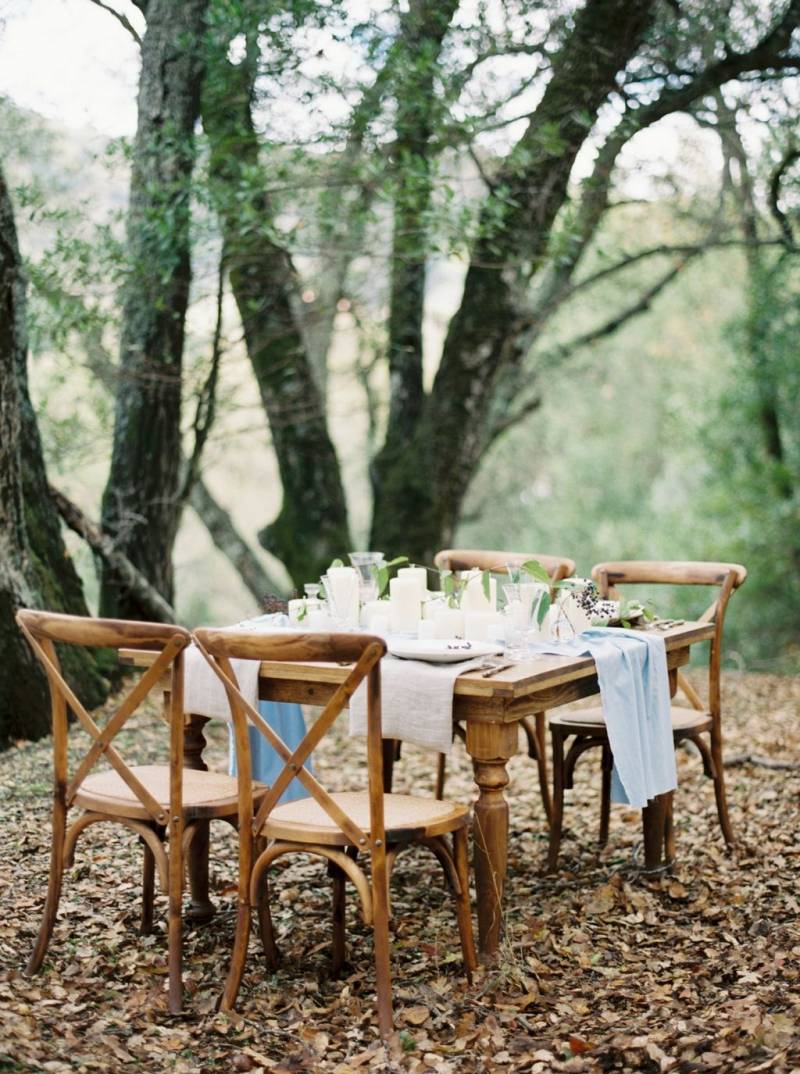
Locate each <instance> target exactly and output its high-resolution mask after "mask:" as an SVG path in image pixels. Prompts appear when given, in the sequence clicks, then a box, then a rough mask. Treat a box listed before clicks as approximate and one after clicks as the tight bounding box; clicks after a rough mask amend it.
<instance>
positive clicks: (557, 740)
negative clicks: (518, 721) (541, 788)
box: [547, 726, 564, 873]
mask: <svg viewBox="0 0 800 1074" xmlns="http://www.w3.org/2000/svg"><path fill="white" fill-rule="evenodd" d="M550 730H551V736H552V743H553V812H552V816H551V817H550V847H549V850H548V854H547V871H548V873H554V872H555V871H556V869H557V866H558V851H559V849H560V847H561V828H562V824H563V819H564V735H563V734H562V733H561V731H560V730H559V729H558V728H557V727H552V726H551V729H550Z"/></svg>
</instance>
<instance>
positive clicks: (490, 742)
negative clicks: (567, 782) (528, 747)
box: [467, 721, 518, 955]
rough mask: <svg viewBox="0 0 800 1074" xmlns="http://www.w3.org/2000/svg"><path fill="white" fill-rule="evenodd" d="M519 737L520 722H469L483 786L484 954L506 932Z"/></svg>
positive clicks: (476, 833) (478, 854)
mask: <svg viewBox="0 0 800 1074" xmlns="http://www.w3.org/2000/svg"><path fill="white" fill-rule="evenodd" d="M517 737H518V728H517V725H516V723H509V724H504V723H472V722H470V721H468V722H467V752H468V753H469V755H470V756H471V757H472V766H473V769H474V772H475V783H476V784H477V786H478V800H477V802H476V803H475V808H474V812H473V823H472V842H473V847H474V854H473V865H474V869H475V888H476V893H477V901H478V940H479V946H480V950H481V952H482V953H483V954H486V955H493V954H495V953H496V952H497V949H498V947H499V945H500V936H501V933H502V925H503V890H504V888H505V881H506V866H507V862H508V803H507V802H506V798H505V794H504V791H505V788H506V786H507V785H508V772H507V771H506V763H507V762H508V759H509V757H511V756H513V754H515V753H516V752H517Z"/></svg>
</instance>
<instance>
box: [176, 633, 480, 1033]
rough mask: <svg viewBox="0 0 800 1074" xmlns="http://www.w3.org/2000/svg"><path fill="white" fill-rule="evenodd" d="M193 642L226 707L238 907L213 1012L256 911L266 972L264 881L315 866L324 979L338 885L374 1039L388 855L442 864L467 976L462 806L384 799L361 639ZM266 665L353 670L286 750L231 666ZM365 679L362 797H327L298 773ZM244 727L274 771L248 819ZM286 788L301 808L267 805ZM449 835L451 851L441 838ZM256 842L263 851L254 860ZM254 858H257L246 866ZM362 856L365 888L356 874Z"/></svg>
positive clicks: (384, 977) (340, 923)
mask: <svg viewBox="0 0 800 1074" xmlns="http://www.w3.org/2000/svg"><path fill="white" fill-rule="evenodd" d="M194 638H195V642H196V644H197V645H198V647H199V648H200V650H201V651H202V652H203V653H204V654H205V656H206V658H207V659H208V661H209V663H210V664H211V666H212V667H213V668H214V670H215V671H216V673H217V675H218V676H219V678H220V679H221V681H222V683H223V685H224V686H225V689H226V692H227V695H228V701H229V703H230V706H231V715H232V718H233V726H234V734H235V736H236V749H237V757H238V766H239V838H240V852H239V900H238V911H237V922H236V938H235V942H234V950H233V957H232V959H231V965H230V969H229V972H228V977H227V981H226V983H225V990H224V993H223V996H222V1002H221V1006H222V1009H223V1010H231V1009H232V1008H233V1006H234V1004H235V1002H236V997H237V994H238V991H239V986H240V984H241V980H242V974H243V972H244V966H245V960H246V957H247V946H248V940H249V934H250V921H251V915H252V909H253V908H254V907H255V908H256V910H257V915H258V920H259V926H260V932H261V940H262V944H263V947H264V953H265V955H266V959H267V963H268V965H269V966H270V967H272V968H274V967H275V965H276V963H277V958H278V952H277V949H276V945H275V940H274V935H273V928H272V921H271V917H270V910H269V895H268V890H267V880H266V878H267V870H268V869H269V867H270V866H271V865H272V863H273V862H274V861H275V860H276V859H277V858H279V857H282V856H284V855H286V854H292V853H303V854H311V855H315V856H318V857H321V858H323V859H325V860H326V861H327V863H328V871H329V874H330V875H331V877H332V880H333V970H334V972H338V971H339V970H340V969H341V967H342V964H343V962H344V955H345V941H344V924H345V880H346V879H350V880H351V881H352V882H353V884H354V886H355V888H356V891H357V892H358V895H359V898H360V901H361V908H362V912H363V917H364V921H365V923H366V924H371V925H372V928H373V933H374V941H375V972H376V980H377V995H378V1020H379V1024H380V1029H381V1033H382V1034H383V1035H384V1036H386V1035H387V1034H388V1033H390V1032H391V1029H392V993H391V976H390V957H389V901H388V900H389V894H388V884H389V878H390V876H391V872H392V867H393V865H394V861H395V858H396V857H397V854H398V853H399V851H400V850H401V849H402V848H404V847H406V846H409V845H411V844H421V845H424V846H426V847H428V848H429V849H430V850H431V851H432V852H433V853H434V854H435V855H436V857H437V858H438V860H439V861H440V863H441V864H442V866H443V868H444V872H445V876H446V879H447V881H448V883H449V885H450V888H451V890H452V892H453V894H454V897H455V900H456V909H457V918H458V927H459V933H460V939H461V949H462V953H463V958H464V964H465V968H466V971H467V975H468V976H470V975H471V973H472V970H473V969H474V968H475V965H476V958H475V948H474V943H473V936H472V919H471V915H470V901H469V877H468V865H467V835H468V827H469V823H470V814H469V809H468V808H467V807H465V806H462V805H456V804H453V803H449V802H440V801H435V800H434V799H426V798H418V797H412V796H410V795H393V794H384V790H383V752H382V741H381V700H380V698H381V694H380V690H381V678H380V661H381V658H382V657H383V655H384V653H385V652H386V645H385V643H384V641H383V640H382V639H381V638H377V637H372V636H370V635H365V634H278V635H276V634H272V635H265V634H253V633H243V632H237V631H234V630H214V629H198V630H196V631H195V632H194ZM236 657H238V658H244V659H250V660H262V661H263V660H270V661H310V662H315V663H316V662H323V663H328V662H339V663H342V662H347V663H351V662H352V663H353V668H352V670H351V671H350V672H349V673H348V675H347V677H346V678H345V680H344V682H342V683H341V685H340V686H338V687H337V689H336V691H335V692H334V694H333V696H332V697H331V699H330V701H329V702H328V703H327V705H326V706H325V707H324V709H323V710H322V712H321V714H320V715H319V716H318V717H317V719H316V721H315V722H314V724H313V725H312V726H311V727H310V728H309V730H308V732H307V733H306V735H305V737H304V738H303V740H302V742H301V743H300V744H299V745H298V746H297V747H296V748H295V749H294V750H290V749H289V748H288V747H287V746H286V744H285V743H284V742H283V741H282V740H281V739H280V737H279V736H278V735H277V734H276V733H275V731H273V729H272V728H271V727H269V725H268V724H266V723H265V722H264V720H263V719H262V718H261V716H260V715H259V713H258V712H257V711H256V709H254V708H253V707H252V705H250V704H249V703H248V702H247V701H246V700H245V698H244V697H242V695H241V693H240V692H239V690H238V687H237V683H236V677H235V674H234V671H233V668H232V665H231V662H230V661H231V658H236ZM364 680H366V690H367V747H366V752H367V782H368V789H367V791H366V792H364V791H361V792H345V793H329V792H328V791H327V790H326V789H325V788H324V787H323V786H322V784H321V783H320V782H319V781H318V780H317V779H316V778H315V777H314V776H313V775H312V774H311V773H310V772H309V771H308V770H307V769H305V768H304V767H303V765H304V763H305V761H306V760H307V759H308V757H309V756H310V754H311V751H312V750H313V749H315V748H316V747H317V746H318V744H319V743H320V741H321V740H322V738H323V737H324V736H325V735H326V734H327V733H328V731H329V730H330V728H331V727H332V725H333V723H334V721H335V720H336V718H337V716H338V715H339V714H340V712H341V711H342V709H343V708H344V706H345V705H346V704H347V702H348V700H349V698H350V697H352V695H353V694H354V693H355V691H356V690H357V689H358V687H359V686H360V685H361V684H362V683H363V682H364ZM248 720H249V721H250V722H251V723H253V724H255V726H256V727H258V728H259V730H260V731H261V733H262V734H263V735H264V736H265V738H266V739H267V740H268V741H269V742H270V744H271V745H272V746H273V747H274V748H275V750H277V752H278V754H279V755H280V756H281V758H282V759H283V761H284V767H283V769H282V771H281V772H280V774H279V775H278V777H277V779H276V780H275V782H274V783H273V784H272V786H271V788H270V789H269V792H268V793H267V794H266V796H265V797H264V799H263V801H262V802H261V803H260V806H258V808H257V809H255V810H254V803H253V798H252V790H251V776H250V747H249V740H248V734H247V721H248ZM293 779H298V780H299V781H300V783H302V785H303V786H304V787H305V789H306V791H307V792H308V797H307V798H300V799H297V800H295V801H292V802H287V803H285V804H282V805H279V804H278V802H279V799H280V797H281V795H282V794H283V792H284V791H285V790H286V788H287V787H288V786H289V783H290V782H291V781H292V780H293ZM448 834H450V835H452V845H451V844H450V843H448V842H447V840H446V839H445V836H446V835H448ZM265 842H266V848H265V849H261V848H262V847H263V846H264V843H265ZM254 851H258V854H257V857H256V858H255V861H254V860H253V859H254ZM360 855H364V856H368V857H369V860H370V877H369V878H368V876H367V874H366V872H365V870H364V869H363V868H362V866H361V864H360V863H359V860H358V859H359V856H360Z"/></svg>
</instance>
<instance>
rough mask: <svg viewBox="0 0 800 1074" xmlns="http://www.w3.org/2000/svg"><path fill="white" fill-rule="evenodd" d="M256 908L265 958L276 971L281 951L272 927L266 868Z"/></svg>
mask: <svg viewBox="0 0 800 1074" xmlns="http://www.w3.org/2000/svg"><path fill="white" fill-rule="evenodd" d="M256 909H257V912H258V933H259V935H260V937H261V946H262V947H263V948H264V960H265V961H266V963H267V969H268V970H269V971H270V972H271V973H274V972H275V970H276V969H277V968H278V961H279V959H280V952H279V951H278V948H277V945H276V943H275V930H274V929H273V927H272V914H271V913H270V909H269V882H268V880H267V873H266V870H265V871H264V875H263V876H262V877H261V882H260V884H259V888H258V904H257V907H256Z"/></svg>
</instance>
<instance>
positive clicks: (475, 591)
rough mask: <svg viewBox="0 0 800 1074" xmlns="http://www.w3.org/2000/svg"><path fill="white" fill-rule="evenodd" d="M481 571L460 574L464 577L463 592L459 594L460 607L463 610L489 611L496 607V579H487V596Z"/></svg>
mask: <svg viewBox="0 0 800 1074" xmlns="http://www.w3.org/2000/svg"><path fill="white" fill-rule="evenodd" d="M482 573H483V572H482V571H477V572H476V571H470V572H468V573H467V574H466V575H462V578H464V579H465V586H464V592H463V594H462V596H461V608H462V610H463V611H465V612H490V611H494V610H495V609H496V608H497V579H496V578H490V579H489V596H488V597H487V596H486V593H485V592H484V589H483V577H482Z"/></svg>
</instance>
